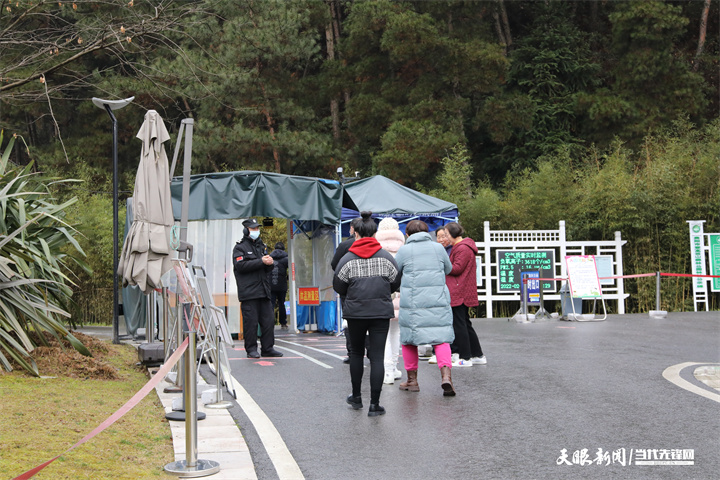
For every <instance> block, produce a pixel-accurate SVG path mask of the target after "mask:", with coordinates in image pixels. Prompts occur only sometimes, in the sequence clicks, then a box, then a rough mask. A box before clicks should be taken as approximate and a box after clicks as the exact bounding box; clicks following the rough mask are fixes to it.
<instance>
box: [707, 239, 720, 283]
mask: <svg viewBox="0 0 720 480" xmlns="http://www.w3.org/2000/svg"><path fill="white" fill-rule="evenodd" d="M708 243H709V244H710V275H720V233H711V234H709V235H708ZM711 286H712V291H713V292H720V278H713V279H712V285H711Z"/></svg>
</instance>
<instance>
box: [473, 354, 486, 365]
mask: <svg viewBox="0 0 720 480" xmlns="http://www.w3.org/2000/svg"><path fill="white" fill-rule="evenodd" d="M470 361H471V362H472V363H473V365H487V358H485V355H483V356H482V357H472V358H471V359H470Z"/></svg>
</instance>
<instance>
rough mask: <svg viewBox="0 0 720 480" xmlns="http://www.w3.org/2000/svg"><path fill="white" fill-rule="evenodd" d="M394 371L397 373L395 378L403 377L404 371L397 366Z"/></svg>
mask: <svg viewBox="0 0 720 480" xmlns="http://www.w3.org/2000/svg"><path fill="white" fill-rule="evenodd" d="M394 373H395V380H400V379H401V378H402V372H401V371H400V370H398V369H397V368H396V369H395V372H394Z"/></svg>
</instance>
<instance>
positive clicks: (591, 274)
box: [565, 255, 602, 298]
mask: <svg viewBox="0 0 720 480" xmlns="http://www.w3.org/2000/svg"><path fill="white" fill-rule="evenodd" d="M565 265H566V266H567V274H568V283H569V284H570V296H572V297H574V298H602V290H601V289H600V280H599V279H598V273H597V266H596V265H595V257H594V256H593V255H568V256H566V257H565Z"/></svg>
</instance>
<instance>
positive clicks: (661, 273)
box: [660, 272, 720, 278]
mask: <svg viewBox="0 0 720 480" xmlns="http://www.w3.org/2000/svg"><path fill="white" fill-rule="evenodd" d="M660 276H661V277H703V278H720V275H694V274H690V273H663V272H660Z"/></svg>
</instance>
